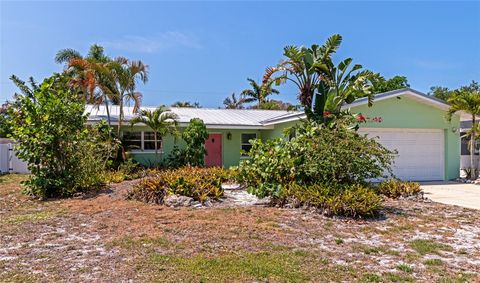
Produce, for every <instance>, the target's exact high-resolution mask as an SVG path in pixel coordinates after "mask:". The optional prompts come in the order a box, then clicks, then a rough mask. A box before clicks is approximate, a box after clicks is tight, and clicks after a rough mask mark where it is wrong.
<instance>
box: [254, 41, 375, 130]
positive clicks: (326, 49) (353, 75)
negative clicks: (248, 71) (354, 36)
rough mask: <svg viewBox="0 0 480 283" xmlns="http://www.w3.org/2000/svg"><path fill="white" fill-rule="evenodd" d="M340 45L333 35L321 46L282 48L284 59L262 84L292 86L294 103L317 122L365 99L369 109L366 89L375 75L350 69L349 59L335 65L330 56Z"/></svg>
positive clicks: (371, 97)
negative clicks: (296, 100) (290, 84)
mask: <svg viewBox="0 0 480 283" xmlns="http://www.w3.org/2000/svg"><path fill="white" fill-rule="evenodd" d="M341 43H342V36H340V35H339V34H335V35H333V36H331V37H329V38H328V39H327V41H326V42H325V43H324V44H323V45H322V46H319V45H312V46H311V48H306V47H297V46H287V47H285V49H284V56H285V57H286V59H285V60H284V61H282V62H280V64H278V65H277V66H275V67H273V68H267V70H266V73H265V75H264V79H263V81H264V83H266V82H268V81H274V82H275V83H276V84H281V83H285V82H287V81H290V82H293V83H294V84H295V85H296V86H297V87H298V90H299V94H298V99H299V101H300V104H301V105H302V106H303V107H304V109H305V113H306V114H307V117H308V118H309V119H314V120H317V121H319V122H322V121H323V120H324V119H325V118H324V117H323V116H324V115H323V114H324V113H325V112H326V111H328V112H332V113H334V114H339V113H340V110H341V107H342V105H344V104H345V103H347V104H348V103H352V102H353V101H354V100H355V99H357V98H359V97H365V96H366V97H368V98H369V105H371V103H372V99H373V95H372V94H371V92H370V91H369V89H370V88H371V81H372V80H373V79H374V78H376V77H378V75H376V74H374V73H372V72H371V71H368V70H363V71H360V70H361V69H362V68H363V67H362V66H361V65H358V64H356V65H354V66H353V67H351V68H350V65H351V63H352V61H353V60H352V59H351V58H347V59H345V60H343V61H341V62H340V63H339V64H338V65H335V64H334V62H333V60H332V55H333V54H335V53H336V52H337V50H338V48H339V47H340V44H341ZM276 74H278V76H276Z"/></svg>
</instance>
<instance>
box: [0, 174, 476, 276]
mask: <svg viewBox="0 0 480 283" xmlns="http://www.w3.org/2000/svg"><path fill="white" fill-rule="evenodd" d="M24 178H25V177H24V176H22V175H6V176H2V177H0V216H1V217H0V281H2V282H4V281H6V282H37V281H43V282H47V281H69V282H85V281H103V282H105V281H111V282H112V281H113V282H120V281H129V280H132V281H134V282H151V281H161V282H165V281H167V282H173V281H176V282H178V281H188V282H190V281H193V282H200V281H203V282H204V281H208V282H224V281H229V282H231V281H235V282H238V281H241V282H243V281H282V282H283V281H289V282H292V281H293V282H302V281H316V282H319V281H360V282H390V281H392V282H402V281H407V282H410V281H426V280H428V281H438V282H475V281H477V280H480V277H478V274H479V273H480V211H478V210H472V209H466V208H459V207H454V206H448V205H442V204H437V203H431V202H418V201H406V200H403V201H391V202H387V203H386V209H385V212H384V216H383V217H382V218H381V219H377V220H370V221H365V220H352V219H341V218H328V217H324V216H320V215H319V214H316V213H313V212H309V211H305V210H301V209H281V208H275V207H264V206H248V207H233V206H231V207H228V206H214V207H210V208H200V209H194V208H179V209H173V208H168V207H164V206H159V205H147V204H144V203H141V202H135V201H127V200H124V196H123V192H124V190H125V188H126V187H128V186H129V184H130V183H129V182H124V183H122V184H120V185H116V186H113V187H112V188H110V189H108V190H105V191H104V192H102V193H100V194H99V195H96V196H92V197H89V198H72V199H62V200H53V201H44V202H39V201H34V200H31V199H29V198H28V197H26V196H24V195H22V194H21V187H20V185H19V182H20V181H21V180H22V179H24Z"/></svg>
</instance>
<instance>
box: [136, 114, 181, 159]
mask: <svg viewBox="0 0 480 283" xmlns="http://www.w3.org/2000/svg"><path fill="white" fill-rule="evenodd" d="M139 123H142V124H145V125H146V126H148V127H150V128H151V129H152V131H153V133H154V135H155V163H156V164H157V166H158V164H159V163H158V161H159V160H158V147H157V137H159V138H163V137H164V136H166V135H167V134H171V135H177V133H178V132H177V124H178V116H177V114H175V113H173V112H171V111H170V110H169V109H168V108H167V107H166V106H165V105H161V106H159V107H158V108H157V109H155V110H153V111H151V110H141V111H140V112H139V115H138V116H136V117H135V118H133V119H132V120H131V121H130V125H131V126H132V127H133V126H134V125H136V124H139Z"/></svg>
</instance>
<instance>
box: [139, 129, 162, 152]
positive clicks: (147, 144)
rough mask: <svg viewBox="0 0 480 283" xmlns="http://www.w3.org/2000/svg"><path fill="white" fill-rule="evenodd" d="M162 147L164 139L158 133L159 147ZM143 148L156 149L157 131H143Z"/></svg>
mask: <svg viewBox="0 0 480 283" xmlns="http://www.w3.org/2000/svg"><path fill="white" fill-rule="evenodd" d="M161 147H162V139H161V138H160V137H159V136H158V134H157V149H160V148H161ZM143 149H144V150H155V133H154V132H143Z"/></svg>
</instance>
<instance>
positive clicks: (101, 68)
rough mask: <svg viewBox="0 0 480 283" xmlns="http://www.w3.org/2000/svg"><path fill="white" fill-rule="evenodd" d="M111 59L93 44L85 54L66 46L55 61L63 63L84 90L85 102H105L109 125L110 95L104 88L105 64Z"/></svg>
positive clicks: (99, 47) (96, 104)
mask: <svg viewBox="0 0 480 283" xmlns="http://www.w3.org/2000/svg"><path fill="white" fill-rule="evenodd" d="M109 61H111V59H110V58H109V57H108V56H107V55H105V53H104V49H103V47H102V46H100V45H97V44H93V45H92V46H90V50H89V52H88V54H87V56H82V55H81V54H80V52H78V51H76V50H74V49H71V48H67V49H62V50H60V51H58V52H57V55H56V56H55V62H57V63H59V64H65V72H66V73H68V74H69V75H71V76H72V78H73V80H72V82H73V83H75V84H76V85H78V86H80V87H82V88H83V89H84V92H85V99H86V101H87V103H91V104H93V105H94V106H96V107H98V106H100V105H102V104H105V108H106V112H107V122H108V125H109V126H111V119H110V109H109V105H108V104H109V101H112V100H113V99H112V97H109V94H108V93H106V92H105V91H104V90H105V76H104V75H102V73H104V72H105V64H106V63H108V62H109Z"/></svg>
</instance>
